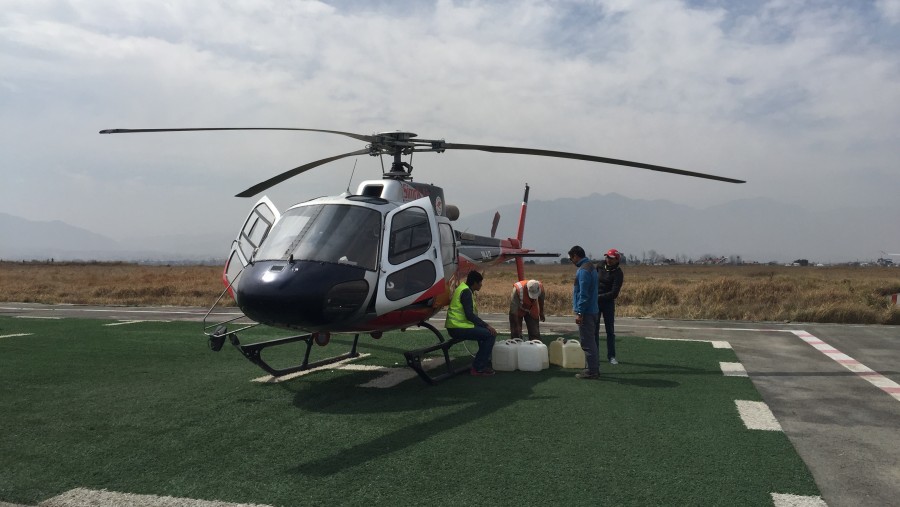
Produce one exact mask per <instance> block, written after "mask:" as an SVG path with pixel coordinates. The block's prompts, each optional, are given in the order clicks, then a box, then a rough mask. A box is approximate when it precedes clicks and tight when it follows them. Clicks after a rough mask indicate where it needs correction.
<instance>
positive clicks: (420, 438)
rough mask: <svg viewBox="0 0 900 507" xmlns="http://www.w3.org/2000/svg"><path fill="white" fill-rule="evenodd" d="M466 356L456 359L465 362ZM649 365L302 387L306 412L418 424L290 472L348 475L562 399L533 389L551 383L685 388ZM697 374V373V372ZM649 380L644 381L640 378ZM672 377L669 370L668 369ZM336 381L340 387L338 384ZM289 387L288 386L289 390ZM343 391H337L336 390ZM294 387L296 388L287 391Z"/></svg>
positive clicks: (353, 380) (299, 402)
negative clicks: (398, 418) (592, 373)
mask: <svg viewBox="0 0 900 507" xmlns="http://www.w3.org/2000/svg"><path fill="white" fill-rule="evenodd" d="M467 360H468V359H467V358H462V359H457V360H456V361H457V362H458V361H467ZM641 366H647V367H648V370H647V371H646V372H631V373H630V374H624V375H623V374H617V373H614V374H610V373H606V372H604V373H602V374H601V377H600V379H599V380H596V381H581V380H577V379H575V378H574V376H575V373H576V372H577V371H578V370H575V369H562V368H559V367H556V366H553V367H551V368H549V369H545V370H542V371H541V372H534V373H532V372H500V373H498V374H497V375H496V376H494V377H489V378H484V377H470V376H467V375H461V376H457V377H454V378H451V379H449V380H447V381H445V382H443V383H441V384H439V385H436V386H427V385H424V384H421V383H417V382H416V380H415V379H411V380H408V381H406V382H405V383H404V384H401V386H399V387H397V388H391V389H383V390H382V389H370V390H367V391H366V392H365V393H360V388H358V387H356V386H358V385H359V384H361V383H364V382H365V380H366V379H368V376H367V375H366V374H364V373H358V374H352V375H348V376H346V377H344V378H341V379H333V380H331V381H328V385H329V386H330V387H329V388H327V389H326V388H325V387H326V386H325V385H324V384H322V385H318V386H311V388H309V389H302V390H301V391H297V392H295V394H294V402H293V404H294V406H295V407H296V408H298V409H301V410H304V411H312V412H318V413H327V414H334V415H346V416H349V417H353V416H357V415H370V414H378V413H384V414H411V415H410V417H408V418H405V419H403V420H404V421H417V422H412V423H411V424H399V425H398V426H396V427H394V428H393V429H390V430H389V431H387V432H384V433H382V434H381V435H380V436H376V437H374V438H372V439H369V440H366V441H364V442H360V443H357V444H355V445H351V446H349V447H342V448H340V449H339V450H336V451H334V452H333V453H332V454H331V455H328V456H324V457H320V458H316V459H312V460H309V461H305V462H302V463H299V464H298V465H296V466H295V467H293V468H291V469H290V471H291V472H293V473H298V474H303V475H308V476H316V477H319V476H327V475H330V474H334V473H337V472H341V471H345V470H346V469H347V468H348V467H350V466H354V467H355V466H362V465H364V464H365V463H368V462H371V461H372V460H376V459H379V458H381V457H384V456H388V455H390V454H393V453H396V452H398V451H401V450H403V449H406V448H408V447H410V446H414V445H418V444H421V443H422V442H425V441H428V440H429V439H431V438H433V437H435V436H437V435H441V434H443V433H445V432H452V431H457V430H458V429H459V428H461V427H464V426H466V425H468V424H470V423H473V422H475V421H478V420H480V419H482V418H485V417H488V416H490V415H492V414H495V413H497V412H499V411H502V410H504V409H506V408H508V407H510V406H512V405H514V404H518V403H521V402H523V401H524V402H541V401H544V400H550V399H556V398H559V397H560V396H563V394H562V393H561V394H559V395H550V396H548V395H546V394H543V393H542V394H536V393H535V388H536V387H537V386H538V385H539V384H541V383H543V382H546V381H548V380H556V379H559V380H562V379H565V380H566V381H569V380H571V382H578V383H581V382H596V383H597V385H598V387H599V386H602V385H604V384H617V385H622V386H631V387H637V388H645V389H674V388H677V387H679V386H680V385H681V384H680V383H679V382H676V381H672V380H665V379H658V378H652V375H654V374H659V373H666V372H667V370H671V368H672V365H641ZM686 370H688V371H685V372H684V373H685V374H697V373H705V371H701V370H700V369H697V368H686ZM695 370H696V371H695ZM642 373H643V374H645V375H646V376H644V377H641V376H640V375H641V374H642ZM668 373H671V371H668ZM334 382H338V385H334V384H333V383H334ZM285 387H287V388H289V387H288V386H285ZM335 388H336V389H337V390H340V393H336V392H335V390H334V389H335ZM289 389H292V390H293V389H295V388H289ZM448 410H450V412H448V413H446V414H444V415H441V416H438V417H435V418H427V420H423V418H422V417H419V416H416V414H419V413H427V412H429V411H441V412H446V411H448Z"/></svg>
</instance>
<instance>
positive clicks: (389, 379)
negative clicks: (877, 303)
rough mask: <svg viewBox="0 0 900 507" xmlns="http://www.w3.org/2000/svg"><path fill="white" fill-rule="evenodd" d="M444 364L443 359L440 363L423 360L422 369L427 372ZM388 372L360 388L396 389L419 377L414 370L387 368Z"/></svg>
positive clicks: (435, 360) (432, 359)
mask: <svg viewBox="0 0 900 507" xmlns="http://www.w3.org/2000/svg"><path fill="white" fill-rule="evenodd" d="M443 364H444V360H443V358H442V359H441V360H440V361H438V360H437V359H436V358H433V357H428V358H425V359H423V360H422V368H424V369H426V370H431V369H433V368H436V367H438V366H440V365H443ZM386 370H388V374H387V375H382V376H380V377H378V378H375V379H372V380H370V381H368V382H366V383H365V384H360V385H359V387H375V388H378V389H386V388H388V387H394V386H395V385H397V384H399V383H401V382H405V381H407V380H409V379H411V378H413V377H415V376H417V375H418V374H417V373H416V371H415V370H413V369H412V368H386Z"/></svg>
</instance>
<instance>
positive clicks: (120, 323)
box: [103, 320, 171, 326]
mask: <svg viewBox="0 0 900 507" xmlns="http://www.w3.org/2000/svg"><path fill="white" fill-rule="evenodd" d="M141 322H171V321H169V320H120V321H119V322H113V323H110V324H103V325H104V326H124V325H125V324H139V323H141Z"/></svg>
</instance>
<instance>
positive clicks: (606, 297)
mask: <svg viewBox="0 0 900 507" xmlns="http://www.w3.org/2000/svg"><path fill="white" fill-rule="evenodd" d="M603 257H604V258H605V259H606V262H604V263H602V264H601V265H600V266H598V267H597V273H598V275H599V280H598V286H597V306H598V307H599V309H600V317H603V326H604V327H605V328H606V359H607V360H608V361H609V364H619V362H618V361H616V327H615V326H616V298H617V297H619V289H621V288H622V281H623V280H624V274H623V273H622V268H620V267H619V260H620V259H621V258H622V254H621V253H619V251H618V250H616V249H615V248H610V249H609V251H607V252H606V255H604V256H603ZM594 340H595V341H596V342H597V350H600V319H599V318H598V319H597V324H596V325H595V328H594Z"/></svg>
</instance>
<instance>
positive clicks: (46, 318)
mask: <svg viewBox="0 0 900 507" xmlns="http://www.w3.org/2000/svg"><path fill="white" fill-rule="evenodd" d="M16 318H17V319H41V320H60V319H62V317H40V316H37V315H16Z"/></svg>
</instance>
